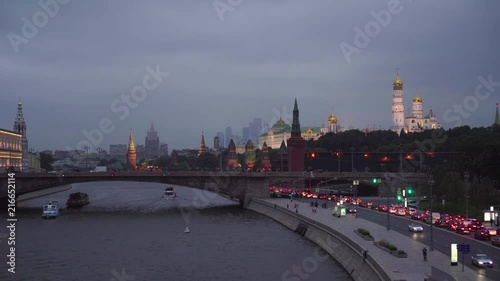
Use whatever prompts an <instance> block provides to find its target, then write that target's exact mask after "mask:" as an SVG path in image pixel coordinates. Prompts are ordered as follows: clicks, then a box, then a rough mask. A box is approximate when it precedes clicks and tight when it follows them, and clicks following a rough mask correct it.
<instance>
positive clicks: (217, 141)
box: [214, 136, 220, 150]
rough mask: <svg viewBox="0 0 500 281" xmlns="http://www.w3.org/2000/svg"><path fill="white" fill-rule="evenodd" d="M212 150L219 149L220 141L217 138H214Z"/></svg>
mask: <svg viewBox="0 0 500 281" xmlns="http://www.w3.org/2000/svg"><path fill="white" fill-rule="evenodd" d="M214 149H216V150H219V149H220V140H219V137H218V136H215V137H214Z"/></svg>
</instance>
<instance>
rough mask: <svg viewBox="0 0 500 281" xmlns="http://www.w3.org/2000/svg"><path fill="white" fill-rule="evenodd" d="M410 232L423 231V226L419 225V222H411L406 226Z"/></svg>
mask: <svg viewBox="0 0 500 281" xmlns="http://www.w3.org/2000/svg"><path fill="white" fill-rule="evenodd" d="M408 228H409V230H410V232H423V231H424V228H423V227H422V226H421V225H420V224H416V223H411V224H410V225H409V226H408Z"/></svg>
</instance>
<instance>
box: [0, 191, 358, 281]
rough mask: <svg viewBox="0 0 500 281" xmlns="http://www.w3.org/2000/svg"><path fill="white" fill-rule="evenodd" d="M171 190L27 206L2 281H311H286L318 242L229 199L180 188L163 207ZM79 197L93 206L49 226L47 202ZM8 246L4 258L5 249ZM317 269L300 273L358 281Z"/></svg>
mask: <svg viewBox="0 0 500 281" xmlns="http://www.w3.org/2000/svg"><path fill="white" fill-rule="evenodd" d="M165 187H166V186H165V185H162V184H154V183H136V182H102V183H101V182H99V183H85V184H75V185H73V188H72V189H71V190H67V191H64V192H60V193H55V194H51V195H47V196H44V197H40V198H35V199H31V200H28V201H24V202H21V203H20V204H19V206H20V207H21V206H22V209H21V210H19V209H18V224H17V229H16V233H17V237H16V240H17V244H16V246H17V261H18V263H17V265H16V271H17V273H16V278H17V279H11V278H12V276H10V275H6V274H7V273H6V270H3V271H2V272H0V280H51V281H53V280H65V281H66V280H106V281H107V280H114V281H118V280H130V281H132V280H304V279H293V278H292V277H294V276H295V277H296V278H298V277H297V275H296V274H294V273H291V274H289V275H285V276H284V275H283V274H284V273H285V272H287V271H288V270H290V272H292V271H291V270H293V266H294V265H296V266H302V264H303V262H304V260H305V259H306V258H308V257H309V258H310V257H313V256H314V251H315V249H316V246H315V245H314V244H313V243H311V242H310V241H308V240H305V239H303V238H302V237H301V236H299V235H297V234H295V233H294V232H292V231H290V230H288V229H286V228H285V227H283V226H282V225H280V224H278V223H276V222H274V221H273V220H271V219H269V218H267V217H264V216H262V215H260V214H257V213H254V212H252V211H248V210H244V209H241V208H240V207H239V206H238V204H237V203H235V202H234V201H231V200H229V199H226V198H224V197H220V196H215V195H213V194H208V193H204V192H202V191H198V190H196V191H194V190H193V189H190V188H186V187H177V186H175V191H176V193H177V197H176V198H175V199H170V200H168V199H162V198H161V197H162V194H163V190H164V188H165ZM75 191H81V192H86V193H88V194H89V197H90V204H89V205H87V206H85V207H84V208H83V209H81V210H77V211H74V210H62V212H61V216H60V217H58V218H56V219H52V220H44V219H42V218H41V214H42V210H41V206H42V205H43V204H44V203H46V202H47V201H48V200H57V201H59V204H60V205H62V206H64V205H65V202H66V199H67V198H68V196H69V194H70V193H71V192H75ZM203 194H204V195H205V196H203ZM188 206H189V207H188ZM186 225H189V228H190V230H191V233H189V234H185V233H184V228H185V226H186ZM0 246H1V248H2V253H5V252H6V251H7V249H6V247H5V246H6V244H5V243H1V244H0ZM1 256H2V258H1V260H0V262H1V264H6V263H5V262H6V257H5V255H4V254H2V255H1ZM309 260H310V259H309ZM317 264H318V266H317V268H316V269H315V270H313V271H312V272H310V273H307V272H305V271H303V272H302V273H304V274H307V276H308V278H307V279H308V280H350V279H349V278H348V275H347V274H346V273H345V272H344V271H343V270H342V269H341V268H339V266H337V265H336V264H335V262H334V261H333V260H332V259H328V260H326V261H322V262H318V263H317ZM309 266H310V265H309ZM124 276H125V277H124ZM4 277H8V278H10V279H4ZM284 277H285V279H283V278H284ZM124 278H125V279H124ZM126 278H128V279H126ZM131 278H134V279H131Z"/></svg>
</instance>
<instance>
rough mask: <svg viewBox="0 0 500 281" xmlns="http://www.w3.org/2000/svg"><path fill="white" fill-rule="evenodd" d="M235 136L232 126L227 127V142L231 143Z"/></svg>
mask: <svg viewBox="0 0 500 281" xmlns="http://www.w3.org/2000/svg"><path fill="white" fill-rule="evenodd" d="M232 138H233V129H232V128H231V127H226V142H225V143H227V144H228V145H229V142H230V141H231V139H232Z"/></svg>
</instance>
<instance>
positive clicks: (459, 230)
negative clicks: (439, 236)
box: [456, 224, 472, 234]
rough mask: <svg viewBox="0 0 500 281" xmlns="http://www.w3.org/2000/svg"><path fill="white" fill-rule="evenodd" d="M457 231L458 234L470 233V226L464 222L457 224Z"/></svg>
mask: <svg viewBox="0 0 500 281" xmlns="http://www.w3.org/2000/svg"><path fill="white" fill-rule="evenodd" d="M456 231H457V233H459V234H470V233H471V231H472V230H471V227H470V226H466V225H464V224H460V225H458V226H457V230H456Z"/></svg>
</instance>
